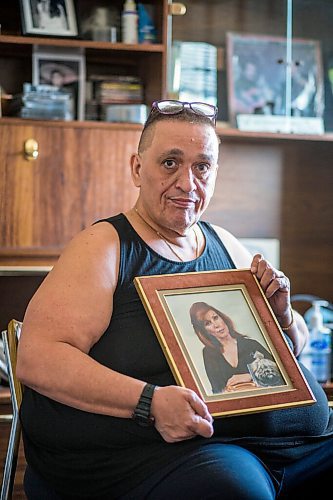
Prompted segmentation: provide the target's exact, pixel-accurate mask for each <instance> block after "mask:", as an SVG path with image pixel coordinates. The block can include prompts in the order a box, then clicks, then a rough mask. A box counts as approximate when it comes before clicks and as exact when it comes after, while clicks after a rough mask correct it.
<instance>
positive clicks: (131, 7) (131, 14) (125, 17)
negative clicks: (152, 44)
mask: <svg viewBox="0 0 333 500" xmlns="http://www.w3.org/2000/svg"><path fill="white" fill-rule="evenodd" d="M121 25H122V42H123V43H132V44H133V43H134V44H135V43H138V12H137V8H136V4H135V1H134V0H126V1H125V3H124V8H123V12H122V15H121Z"/></svg>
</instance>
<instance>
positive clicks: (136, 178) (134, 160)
mask: <svg viewBox="0 0 333 500" xmlns="http://www.w3.org/2000/svg"><path fill="white" fill-rule="evenodd" d="M130 162H131V175H132V180H133V182H134V186H136V187H140V186H141V178H140V169H141V158H140V156H139V155H138V154H137V153H136V154H133V155H132V156H131V160H130Z"/></svg>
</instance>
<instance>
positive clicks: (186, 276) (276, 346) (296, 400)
mask: <svg viewBox="0 0 333 500" xmlns="http://www.w3.org/2000/svg"><path fill="white" fill-rule="evenodd" d="M134 284H135V287H136V289H137V291H138V294H139V296H140V298H141V300H142V302H143V305H144V307H145V310H146V312H147V315H148V317H149V319H150V321H151V324H152V326H153V328H154V331H155V333H156V335H157V338H158V340H159V342H160V345H161V347H162V349H163V352H164V354H165V356H166V359H167V361H168V363H169V366H170V369H171V371H172V373H173V375H174V377H175V380H176V382H177V384H179V385H180V386H183V387H187V388H190V389H192V390H194V391H195V392H196V393H197V394H198V395H199V396H200V397H201V398H202V399H203V400H204V401H205V403H206V404H207V406H208V408H209V410H210V412H211V413H212V415H213V416H217V417H219V416H226V415H232V414H242V413H252V412H259V411H267V410H273V409H277V408H287V407H291V406H302V405H308V404H312V403H314V402H315V398H314V396H313V394H312V392H311V389H310V388H309V386H308V384H307V382H306V379H305V378H304V376H303V374H302V372H301V370H300V368H299V366H298V363H297V361H296V359H295V357H294V355H293V353H292V351H291V349H290V347H289V345H288V342H287V340H286V339H285V337H284V335H283V332H282V330H281V329H280V326H279V324H278V322H277V320H276V318H275V316H274V313H273V311H272V309H271V307H270V305H269V303H268V301H267V299H266V297H265V295H264V294H263V292H262V289H261V287H260V285H259V282H258V280H257V279H256V277H255V276H254V275H253V274H252V273H251V271H250V270H249V269H237V270H232V271H229V270H228V271H207V272H195V273H180V274H169V275H158V276H141V277H140V276H138V277H136V278H135V279H134ZM202 302H204V303H206V304H208V306H209V309H214V308H215V310H217V311H218V312H219V313H220V314H221V313H222V311H223V313H222V315H223V314H225V315H226V317H228V318H229V320H230V319H231V318H232V320H231V321H232V323H233V324H234V328H235V330H237V331H238V332H240V333H245V334H246V335H247V336H248V337H249V338H250V339H252V340H251V341H250V342H251V345H252V344H253V345H260V347H261V348H262V347H263V346H264V348H265V349H266V351H268V353H270V354H271V357H272V359H271V362H270V363H271V365H272V366H274V370H275V374H274V375H273V378H270V375H268V373H269V372H267V374H266V376H268V378H266V380H265V377H262V379H261V381H263V382H264V383H261V382H260V380H259V377H260V371H257V373H256V375H257V379H253V378H252V382H249V383H247V384H245V383H243V384H239V386H236V385H235V386H234V387H232V390H229V388H228V387H225V388H224V389H222V390H221V391H220V392H216V390H215V392H214V389H213V383H214V381H213V383H212V381H211V378H209V377H208V373H209V371H211V369H212V366H213V365H209V364H207V362H208V360H209V359H212V358H209V357H208V354H209V355H212V354H213V355H214V356H215V357H216V354H214V353H213V351H212V349H214V345H213V344H212V343H211V340H209V339H210V338H211V336H209V335H208V336H205V335H204V333H203V331H202V330H201V331H200V333H199V334H198V330H195V329H194V327H193V325H192V324H191V319H190V312H189V311H190V309H191V311H192V310H194V309H195V308H196V307H197V306H193V304H194V303H196V304H198V303H199V304H200V303H202ZM221 317H222V316H221ZM204 318H206V316H204ZM201 319H202V318H201ZM228 324H229V331H231V324H230V323H228ZM205 325H206V323H205ZM206 326H207V325H206ZM207 337H208V339H207ZM207 340H208V342H207ZM237 342H238V343H240V341H237ZM243 342H244V341H243ZM246 342H247V344H249V340H247V341H246ZM258 342H259V344H258ZM209 344H210V345H209ZM239 345H240V344H239ZM261 348H260V349H259V350H260V351H264V349H261ZM218 349H220V347H219V348H218ZM251 349H252V347H251ZM243 352H245V351H243ZM254 354H255V358H251V359H255V362H257V359H259V357H258V358H257V355H258V350H257V348H255V353H254ZM244 356H245V354H244ZM204 358H205V360H206V364H205V360H204ZM240 360H241V357H239V361H238V363H239V365H240ZM243 361H244V362H246V359H245V357H244V359H243ZM229 366H230V365H229ZM247 366H250V365H247ZM253 366H254V364H253V363H251V367H252V368H253ZM207 370H208V371H207ZM249 373H250V371H249ZM251 373H253V370H252V371H251ZM262 373H263V371H262V370H261V375H262ZM211 375H212V374H211V373H210V376H211ZM222 375H223V372H222ZM275 376H276V377H277V378H274V377H275ZM229 380H230V379H229ZM258 380H259V382H260V383H258Z"/></svg>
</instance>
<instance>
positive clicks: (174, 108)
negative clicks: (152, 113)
mask: <svg viewBox="0 0 333 500" xmlns="http://www.w3.org/2000/svg"><path fill="white" fill-rule="evenodd" d="M156 107H157V109H158V110H159V112H160V113H164V114H166V115H173V114H176V113H180V112H181V111H183V109H184V106H183V103H182V102H178V101H160V102H158V103H157V104H156Z"/></svg>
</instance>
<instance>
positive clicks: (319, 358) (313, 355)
mask: <svg viewBox="0 0 333 500" xmlns="http://www.w3.org/2000/svg"><path fill="white" fill-rule="evenodd" d="M312 306H313V314H312V316H311V318H310V321H309V331H310V342H309V349H308V359H309V366H308V368H309V369H310V371H311V372H312V374H313V375H314V376H315V378H316V379H317V381H318V382H320V383H324V382H327V381H329V380H330V375H331V330H330V329H329V328H327V327H325V326H324V324H323V315H322V313H321V310H320V301H319V300H318V301H315V302H314V303H313V304H312Z"/></svg>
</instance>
